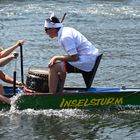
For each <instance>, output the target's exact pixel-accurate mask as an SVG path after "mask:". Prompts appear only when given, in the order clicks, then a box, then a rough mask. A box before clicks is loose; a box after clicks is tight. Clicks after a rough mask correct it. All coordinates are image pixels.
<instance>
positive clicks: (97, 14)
mask: <svg viewBox="0 0 140 140" xmlns="http://www.w3.org/2000/svg"><path fill="white" fill-rule="evenodd" d="M51 11H55V13H56V15H58V17H60V18H61V17H62V16H63V14H64V13H65V12H67V16H66V18H65V20H64V24H65V26H72V27H74V28H76V29H78V30H79V31H80V32H81V33H83V34H84V35H85V36H86V37H87V38H88V39H89V40H90V41H91V42H92V43H94V44H95V45H96V46H97V47H98V48H99V49H100V50H101V52H102V53H103V58H102V61H101V64H100V66H99V69H98V72H97V75H96V77H95V80H94V83H93V86H95V87H121V86H126V87H139V83H140V73H139V69H140V61H139V60H140V55H139V54H140V49H139V46H140V1H139V0H85V1H84V0H74V1H69V0H54V1H51V0H48V1H43V0H34V1H31V0H28V1H26V0H20V1H18V0H17V1H15V0H13V1H10V0H1V1H0V30H1V31H0V46H3V47H4V48H6V47H8V46H10V45H11V44H13V43H15V41H16V40H18V39H25V44H24V45H23V47H24V48H23V50H24V79H26V74H27V72H28V69H29V68H30V67H32V66H38V67H47V63H48V61H49V59H50V58H51V57H52V56H54V55H58V54H63V53H64V52H63V51H62V50H61V51H60V48H59V44H58V43H57V39H50V38H48V36H46V34H45V32H44V27H43V26H44V20H45V19H46V18H47V17H48V16H49V13H50V12H51ZM17 51H19V50H17ZM15 63H17V68H16V71H17V78H18V79H19V80H20V61H19V59H18V61H17V62H14V61H13V62H12V63H10V64H8V65H7V66H5V67H4V68H1V69H2V70H4V71H5V72H6V73H7V74H9V75H11V76H12V74H13V70H14V69H15ZM79 81H80V82H79ZM66 85H72V86H73V85H74V86H85V84H84V81H83V79H82V77H81V75H78V74H76V75H74V74H69V75H68V77H67V80H66ZM139 114H140V111H139V109H135V108H134V109H131V110H116V111H112V110H109V109H107V110H92V111H87V110H39V111H35V110H31V109H28V110H23V111H18V110H16V109H15V108H14V107H13V108H11V110H10V111H0V140H46V139H54V140H67V139H69V140H70V139H89V140H96V139H97V140H98V139H100V140H107V139H109V140H110V139H113V140H120V139H123V140H139V137H140V133H139V132H140V121H139V118H140V115H139Z"/></svg>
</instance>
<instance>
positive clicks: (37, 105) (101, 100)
mask: <svg viewBox="0 0 140 140" xmlns="http://www.w3.org/2000/svg"><path fill="white" fill-rule="evenodd" d="M21 91H22V92H21ZM5 93H6V94H5V96H7V97H11V96H13V87H5ZM16 94H21V96H20V97H19V99H18V100H17V101H16V107H17V109H19V110H23V109H29V108H30V109H35V110H38V109H70V108H72V109H74V108H79V109H95V108H103V107H109V108H114V107H117V106H120V105H121V106H128V105H131V106H132V105H134V106H138V105H140V100H139V99H140V88H89V89H87V88H68V87H67V88H65V89H64V93H59V94H50V93H37V92H35V93H31V92H30V91H28V90H25V89H20V88H17V89H16ZM9 108H10V105H7V104H6V103H2V102H0V109H9Z"/></svg>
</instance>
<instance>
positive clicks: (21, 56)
mask: <svg viewBox="0 0 140 140" xmlns="http://www.w3.org/2000/svg"><path fill="white" fill-rule="evenodd" d="M20 67H21V82H22V83H24V74H23V51H22V44H20Z"/></svg>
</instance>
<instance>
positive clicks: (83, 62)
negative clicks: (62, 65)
mask: <svg viewBox="0 0 140 140" xmlns="http://www.w3.org/2000/svg"><path fill="white" fill-rule="evenodd" d="M58 42H59V43H60V45H61V46H62V47H63V49H64V50H65V52H66V53H67V54H68V55H70V56H72V55H75V54H78V55H79V59H78V60H77V61H68V63H70V64H71V65H72V66H74V67H76V68H78V69H80V70H83V71H91V70H92V68H93V66H94V64H95V60H96V58H97V56H98V54H99V51H98V49H97V48H95V46H93V45H92V44H91V42H89V41H88V40H87V39H86V38H85V37H84V36H83V35H82V34H81V33H80V32H79V31H77V30H75V29H74V28H70V27H62V28H61V29H60V30H59V32H58Z"/></svg>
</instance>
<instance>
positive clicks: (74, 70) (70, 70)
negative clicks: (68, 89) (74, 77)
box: [64, 62, 84, 73]
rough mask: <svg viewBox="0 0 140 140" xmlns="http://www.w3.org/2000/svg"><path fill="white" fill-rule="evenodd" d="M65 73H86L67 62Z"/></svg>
mask: <svg viewBox="0 0 140 140" xmlns="http://www.w3.org/2000/svg"><path fill="white" fill-rule="evenodd" d="M64 67H65V71H66V72H67V73H82V72H84V71H82V70H80V69H78V68H75V67H74V66H72V65H71V64H69V63H68V62H65V66H64Z"/></svg>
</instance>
